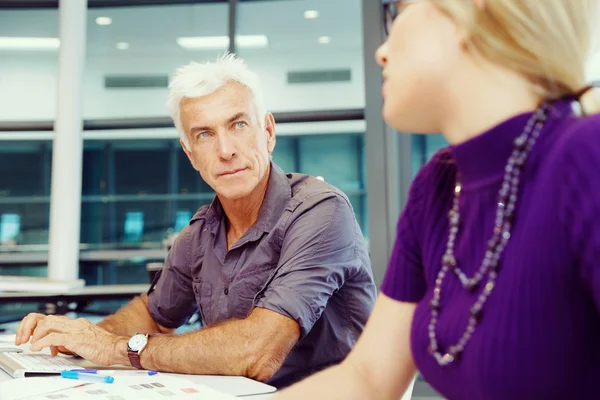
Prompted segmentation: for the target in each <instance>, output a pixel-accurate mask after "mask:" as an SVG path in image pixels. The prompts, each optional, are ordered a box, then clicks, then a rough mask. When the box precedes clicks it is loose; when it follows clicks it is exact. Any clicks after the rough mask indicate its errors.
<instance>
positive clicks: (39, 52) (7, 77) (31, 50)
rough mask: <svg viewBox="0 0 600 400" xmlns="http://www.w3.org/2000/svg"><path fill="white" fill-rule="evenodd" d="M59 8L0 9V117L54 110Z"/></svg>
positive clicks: (50, 114)
mask: <svg viewBox="0 0 600 400" xmlns="http://www.w3.org/2000/svg"><path fill="white" fill-rule="evenodd" d="M57 48H58V11H57V10H2V12H0V76H1V77H2V79H0V93H1V95H0V121H40V120H41V121H43V120H52V119H54V117H55V114H56V98H57V93H56V74H57V68H58V51H57Z"/></svg>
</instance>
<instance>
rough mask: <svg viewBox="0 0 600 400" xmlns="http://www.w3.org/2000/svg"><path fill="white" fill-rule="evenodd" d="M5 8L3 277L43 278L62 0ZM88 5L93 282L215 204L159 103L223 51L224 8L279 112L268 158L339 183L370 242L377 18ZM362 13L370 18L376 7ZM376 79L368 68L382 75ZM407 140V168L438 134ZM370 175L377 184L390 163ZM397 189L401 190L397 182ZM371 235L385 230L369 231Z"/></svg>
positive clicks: (355, 9)
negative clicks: (370, 100) (183, 75)
mask: <svg viewBox="0 0 600 400" xmlns="http://www.w3.org/2000/svg"><path fill="white" fill-rule="evenodd" d="M3 3H4V8H0V129H2V131H3V132H0V139H1V140H2V142H1V145H0V154H1V156H0V274H11V275H13V274H15V275H21V274H22V275H36V276H45V275H46V273H47V271H46V269H47V267H46V265H47V258H48V239H49V210H50V207H49V205H50V181H51V166H52V147H53V146H52V145H53V137H54V132H53V131H52V122H53V121H54V119H55V117H56V112H57V107H56V103H57V98H58V96H59V93H57V74H58V56H59V52H58V47H59V44H60V41H59V12H58V9H57V8H56V6H57V3H58V2H57V1H0V7H1V6H2V4H3ZM232 3H233V4H232ZM369 3H373V4H375V3H378V2H375V1H373V2H369ZM109 5H112V6H109ZM88 7H89V8H88V11H87V35H86V36H87V39H86V49H85V57H86V58H85V73H84V81H83V89H82V96H83V117H84V119H85V120H86V124H85V126H86V130H85V131H84V133H83V138H84V143H83V145H84V152H83V170H82V195H81V207H82V209H81V240H80V249H81V252H80V276H81V277H82V278H85V280H86V283H87V284H88V285H95V284H121V283H137V282H144V281H146V280H147V274H146V272H145V268H144V266H145V264H146V263H147V262H149V261H158V260H161V259H162V258H163V257H164V254H165V251H164V243H165V241H168V240H169V238H170V237H172V235H174V234H177V232H179V231H180V230H181V229H182V228H183V227H184V226H185V225H186V224H187V222H188V221H189V219H190V217H191V216H192V214H193V213H194V212H195V211H196V210H197V208H199V207H200V206H201V205H203V204H208V203H209V202H210V201H211V200H212V197H213V192H212V190H211V188H210V187H208V185H206V184H205V183H204V182H203V181H202V179H201V178H200V176H199V174H198V173H197V172H196V171H194V170H193V168H192V167H191V165H190V164H189V161H188V160H187V158H186V157H185V154H184V153H183V152H182V150H181V147H180V145H179V142H178V136H177V132H176V131H175V129H174V128H173V127H172V126H171V123H170V120H169V118H168V114H167V110H166V107H165V103H166V97H167V93H168V90H167V85H168V81H169V77H170V76H171V75H172V74H173V73H174V71H175V70H176V68H178V67H179V66H181V65H183V64H186V63H188V62H190V61H199V62H202V61H205V60H212V59H214V58H215V57H216V56H217V55H218V54H220V53H222V52H224V51H225V50H226V49H227V48H228V45H229V37H228V36H229V34H230V28H231V25H232V24H231V21H232V18H233V28H234V36H235V37H236V41H235V43H236V52H237V53H238V54H239V55H240V56H242V57H243V58H244V59H245V60H246V61H247V62H248V64H249V65H250V66H251V67H252V68H253V69H254V70H255V71H256V72H258V74H259V75H260V77H261V79H262V84H263V86H264V90H265V97H266V101H267V106H268V109H269V110H270V111H271V112H273V113H275V116H276V118H277V119H278V121H279V125H278V127H277V128H278V129H277V132H278V140H277V147H276V151H275V153H274V160H275V162H276V163H278V164H279V165H280V166H281V167H282V168H283V169H284V170H286V171H293V172H302V173H307V174H312V175H316V176H322V177H323V178H324V179H325V180H326V181H327V182H329V183H331V184H333V185H335V186H337V187H339V188H340V189H342V190H343V191H344V192H345V193H346V194H347V195H348V197H349V198H350V200H351V202H352V204H353V207H354V210H355V212H356V216H357V219H358V221H359V223H360V225H361V227H362V229H363V233H364V235H365V238H366V239H367V240H369V241H372V239H373V238H372V236H373V235H371V229H370V224H369V207H368V199H369V196H370V194H371V193H372V192H374V191H378V192H381V190H382V189H381V188H378V187H377V182H369V179H368V177H367V169H368V163H369V162H371V161H381V160H379V159H380V158H381V154H383V153H384V151H385V150H386V149H385V147H384V145H385V144H386V143H384V142H383V141H380V142H381V143H374V146H378V147H374V148H373V149H372V154H371V155H372V157H373V159H372V160H370V158H369V155H368V154H367V152H366V141H367V140H368V135H365V132H366V131H367V129H366V126H367V124H366V122H365V104H366V100H367V99H366V93H365V68H366V65H367V64H366V62H368V64H371V68H372V64H373V62H372V60H371V59H372V57H373V54H372V51H370V52H369V54H366V55H365V37H367V39H366V40H370V41H371V42H372V43H380V42H381V38H382V36H381V32H380V29H381V24H375V25H370V26H368V27H367V29H364V28H363V25H364V21H363V7H364V5H363V2H362V1H361V0H327V1H319V0H260V1H250V0H247V1H243V0H238V1H235V2H228V1H214V0H209V1H201V0H200V1H177V0H171V1H132V0H124V1H94V0H90V1H89V5H88ZM371 8H373V10H369V11H368V12H373V13H377V12H378V11H379V10H378V8H379V4H375V7H371ZM376 8H377V10H376ZM232 9H233V10H232ZM377 22H379V21H377ZM371 47H372V46H371ZM371 74H372V75H373V76H374V77H375V78H376V79H377V78H378V76H377V75H378V74H379V71H378V70H377V69H372V71H371ZM375 90H378V89H375ZM375 112H377V111H375ZM290 121H294V122H290ZM378 133H379V135H380V136H381V135H385V134H384V133H383V132H378ZM378 133H374V134H373V136H375V135H377V134H378ZM405 143H406V144H408V145H409V146H410V151H409V152H407V151H404V152H403V154H404V157H407V156H410V160H408V161H409V162H408V163H403V164H402V165H403V166H410V174H411V175H413V174H414V173H415V172H416V171H417V170H418V168H419V167H420V166H421V165H422V164H423V163H424V162H425V161H426V160H427V159H428V158H429V157H430V156H431V154H432V153H433V152H434V151H435V150H436V149H437V148H439V147H440V146H442V145H444V141H443V139H441V138H440V137H434V136H431V137H418V136H416V137H414V138H412V139H411V140H410V141H408V142H406V141H405ZM387 150H388V152H389V150H390V149H389V148H388V149H387ZM391 156H392V157H393V156H394V154H393V153H392V154H391ZM405 161H406V160H405ZM384 167H386V165H384ZM376 168H377V167H376ZM378 172H379V173H380V174H381V179H382V180H383V181H385V180H386V176H385V174H386V173H387V172H386V171H385V169H380V168H378ZM388 183H389V179H388V180H387V181H386V185H387V184H388ZM398 185H400V183H398ZM387 190H391V191H393V190H397V189H395V188H393V187H392V188H387ZM397 191H398V190H397ZM379 194H381V193H379ZM375 196H377V194H376V195H375ZM395 197H396V198H397V199H398V201H401V197H402V196H401V194H400V193H399V191H398V194H397V195H395ZM384 200H385V199H384ZM378 201H379V200H378ZM399 206H400V204H398V205H397V206H396V207H394V208H396V209H398V208H399ZM379 209H380V210H381V212H385V208H384V207H379ZM395 217H396V216H395V215H391V216H389V217H388V216H386V215H383V214H382V215H381V216H379V219H384V218H385V219H387V218H389V219H390V220H394V219H395ZM370 239H371V240H370ZM375 239H376V240H381V239H377V234H376V233H375ZM385 240H386V241H389V238H386V239H385ZM382 260H384V259H383V258H382ZM379 267H381V265H380V266H379ZM381 274H382V273H380V274H379V276H381Z"/></svg>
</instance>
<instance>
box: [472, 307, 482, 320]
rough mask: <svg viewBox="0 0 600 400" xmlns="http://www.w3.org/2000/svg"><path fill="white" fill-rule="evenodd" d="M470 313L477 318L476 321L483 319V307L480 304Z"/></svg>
mask: <svg viewBox="0 0 600 400" xmlns="http://www.w3.org/2000/svg"><path fill="white" fill-rule="evenodd" d="M470 313H471V317H473V318H475V320H477V321H479V320H480V319H481V314H482V309H481V305H480V304H479V303H475V305H474V306H473V307H471V310H470Z"/></svg>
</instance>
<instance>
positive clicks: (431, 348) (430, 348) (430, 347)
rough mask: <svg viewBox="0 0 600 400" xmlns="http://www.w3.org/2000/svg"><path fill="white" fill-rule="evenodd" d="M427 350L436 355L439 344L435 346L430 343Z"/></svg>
mask: <svg viewBox="0 0 600 400" xmlns="http://www.w3.org/2000/svg"><path fill="white" fill-rule="evenodd" d="M427 350H429V354H431V355H434V354H435V352H436V351H437V346H435V348H434V347H433V346H432V345H431V344H430V345H429V347H428V348H427Z"/></svg>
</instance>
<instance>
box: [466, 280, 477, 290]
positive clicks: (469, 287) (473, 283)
mask: <svg viewBox="0 0 600 400" xmlns="http://www.w3.org/2000/svg"><path fill="white" fill-rule="evenodd" d="M477 286H478V285H477V281H476V280H475V279H469V280H468V281H467V283H466V285H465V289H467V290H468V291H469V292H472V291H474V290H475V288H476V287H477Z"/></svg>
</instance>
